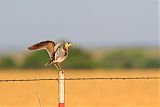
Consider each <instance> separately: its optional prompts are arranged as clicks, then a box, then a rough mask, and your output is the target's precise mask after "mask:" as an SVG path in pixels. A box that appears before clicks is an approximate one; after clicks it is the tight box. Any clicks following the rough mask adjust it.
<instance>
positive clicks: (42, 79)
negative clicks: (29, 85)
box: [0, 76, 160, 82]
mask: <svg viewBox="0 0 160 107" xmlns="http://www.w3.org/2000/svg"><path fill="white" fill-rule="evenodd" d="M137 79H138V80H142V79H143V80H144V79H145V80H148V79H160V76H157V77H106V78H65V79H64V80H137ZM58 80H59V79H58V78H36V79H6V80H5V79H3V80H0V82H23V81H24V82H27V81H28V82H29V81H58ZM60 80H63V79H60Z"/></svg>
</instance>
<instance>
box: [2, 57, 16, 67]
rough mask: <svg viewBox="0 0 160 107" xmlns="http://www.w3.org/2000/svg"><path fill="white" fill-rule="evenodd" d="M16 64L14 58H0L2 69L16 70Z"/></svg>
mask: <svg viewBox="0 0 160 107" xmlns="http://www.w3.org/2000/svg"><path fill="white" fill-rule="evenodd" d="M15 67H16V64H15V61H14V59H13V58H11V57H9V56H5V57H1V58H0V68H15Z"/></svg>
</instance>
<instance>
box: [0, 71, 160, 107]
mask: <svg viewBox="0 0 160 107" xmlns="http://www.w3.org/2000/svg"><path fill="white" fill-rule="evenodd" d="M31 71H33V70H26V71H21V70H13V71H12V72H11V71H7V70H0V79H26V78H57V72H56V71H51V70H45V71H42V70H41V71H34V72H31ZM151 71H152V70H146V71H144V70H129V71H127V70H112V72H111V70H109V71H105V70H66V71H65V77H67V78H70V77H135V76H139V77H142V76H160V73H159V72H158V71H155V70H153V72H151ZM159 85H160V80H94V81H91V80H86V81H66V82H65V87H66V89H65V97H66V100H65V101H66V102H65V103H66V104H65V105H66V107H158V106H160V95H159V94H160V93H159V92H160V87H159ZM38 96H39V97H40V101H41V107H57V81H37V82H7V83H5V82H2V83H0V107H40V104H39V102H38Z"/></svg>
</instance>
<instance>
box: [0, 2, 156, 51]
mask: <svg viewBox="0 0 160 107" xmlns="http://www.w3.org/2000/svg"><path fill="white" fill-rule="evenodd" d="M43 40H53V41H58V40H67V41H71V42H73V44H78V45H79V46H82V47H121V46H122V47H125V46H138V47H140V46H146V47H148V46H157V45H158V0H1V1H0V50H1V51H2V50H7V49H12V50H14V49H26V47H28V46H29V45H31V44H34V43H37V42H40V41H43Z"/></svg>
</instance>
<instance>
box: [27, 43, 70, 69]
mask: <svg viewBox="0 0 160 107" xmlns="http://www.w3.org/2000/svg"><path fill="white" fill-rule="evenodd" d="M71 45H72V44H71V43H70V42H59V43H57V44H55V43H54V42H53V41H43V42H40V43H37V44H35V45H32V46H30V47H28V49H29V50H43V49H45V50H46V51H47V52H48V54H49V57H50V61H49V62H48V63H46V64H45V66H47V65H51V64H54V65H55V67H56V68H57V69H58V70H62V69H61V66H60V63H61V62H63V61H64V60H65V59H66V58H67V57H68V48H69V47H70V46H71ZM57 65H58V66H57Z"/></svg>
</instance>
